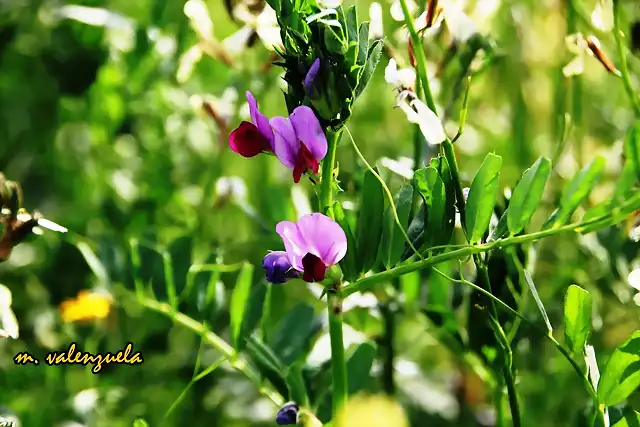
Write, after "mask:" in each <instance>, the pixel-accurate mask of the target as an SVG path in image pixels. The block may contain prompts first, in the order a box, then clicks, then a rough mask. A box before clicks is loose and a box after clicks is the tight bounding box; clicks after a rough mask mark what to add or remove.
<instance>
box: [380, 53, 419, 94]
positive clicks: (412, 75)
mask: <svg viewBox="0 0 640 427" xmlns="http://www.w3.org/2000/svg"><path fill="white" fill-rule="evenodd" d="M384 80H385V81H386V82H387V83H390V84H392V85H393V86H394V87H396V88H397V89H400V90H403V89H411V88H413V86H414V84H415V82H416V70H414V69H413V68H402V69H398V63H397V62H396V60H395V59H393V58H391V59H390V60H389V65H387V67H386V68H385V69H384Z"/></svg>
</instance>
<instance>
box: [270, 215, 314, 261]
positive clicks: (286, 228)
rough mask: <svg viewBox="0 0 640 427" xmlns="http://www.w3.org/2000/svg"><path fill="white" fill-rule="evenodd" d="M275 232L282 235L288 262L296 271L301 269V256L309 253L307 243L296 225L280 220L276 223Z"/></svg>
mask: <svg viewBox="0 0 640 427" xmlns="http://www.w3.org/2000/svg"><path fill="white" fill-rule="evenodd" d="M276 233H278V234H279V235H280V237H282V241H283V242H284V248H285V249H286V251H287V256H288V257H289V262H290V263H291V265H292V266H293V268H295V269H296V270H298V271H303V270H304V267H303V266H302V258H304V256H305V255H306V254H308V253H309V245H308V244H307V241H306V240H305V239H304V236H303V235H302V234H300V230H298V226H297V225H296V223H295V222H291V221H280V222H279V223H278V224H277V225H276Z"/></svg>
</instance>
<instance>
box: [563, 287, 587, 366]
mask: <svg viewBox="0 0 640 427" xmlns="http://www.w3.org/2000/svg"><path fill="white" fill-rule="evenodd" d="M590 333H591V295H589V292H587V291H585V290H584V289H582V288H581V287H580V286H576V285H571V286H569V289H567V296H566V298H565V301H564V336H565V338H566V340H567V343H568V344H569V348H570V349H571V350H572V351H573V352H574V354H582V351H583V349H584V346H585V344H586V343H587V339H588V338H589V334H590Z"/></svg>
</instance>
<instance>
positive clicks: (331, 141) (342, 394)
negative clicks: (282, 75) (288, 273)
mask: <svg viewBox="0 0 640 427" xmlns="http://www.w3.org/2000/svg"><path fill="white" fill-rule="evenodd" d="M327 133H328V135H327V143H328V145H329V147H328V151H327V156H326V157H325V158H324V160H323V162H322V181H321V183H320V189H319V192H318V201H319V203H320V209H321V210H322V212H324V213H325V215H327V216H328V217H329V218H331V219H334V214H333V183H334V176H333V170H334V168H335V161H336V149H337V146H338V141H340V136H341V135H342V132H336V133H334V132H330V131H328V132H327ZM341 287H342V284H341V282H340V281H338V282H337V283H335V284H334V289H333V291H334V292H329V293H327V310H328V315H329V337H330V340H331V370H332V376H333V384H332V402H333V408H332V409H333V411H332V412H333V419H335V418H336V416H337V415H338V413H339V412H340V410H341V409H342V407H343V406H344V405H345V404H346V403H347V395H348V389H347V366H346V362H345V356H344V339H343V335H342V296H341V293H342V289H341Z"/></svg>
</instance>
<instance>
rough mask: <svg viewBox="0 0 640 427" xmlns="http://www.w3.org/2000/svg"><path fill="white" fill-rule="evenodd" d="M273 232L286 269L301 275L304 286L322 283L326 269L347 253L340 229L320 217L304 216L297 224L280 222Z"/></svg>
mask: <svg viewBox="0 0 640 427" xmlns="http://www.w3.org/2000/svg"><path fill="white" fill-rule="evenodd" d="M276 232H277V233H278V234H279V235H280V237H282V240H283V242H284V247H285V249H286V255H287V259H288V261H289V263H290V265H291V266H292V267H293V268H294V269H295V270H297V271H299V272H302V279H303V280H305V281H306V282H321V281H323V280H324V277H325V274H326V272H327V268H328V267H329V266H331V265H335V264H337V263H338V262H340V260H341V259H342V258H344V256H345V254H346V253H347V237H346V235H345V234H344V231H343V230H342V228H340V226H339V225H338V223H337V222H335V221H334V220H332V219H331V218H329V217H327V216H325V215H323V214H320V213H312V214H309V215H304V216H303V217H301V218H300V219H299V220H298V222H297V223H294V222H290V221H281V222H279V223H278V224H277V225H276Z"/></svg>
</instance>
